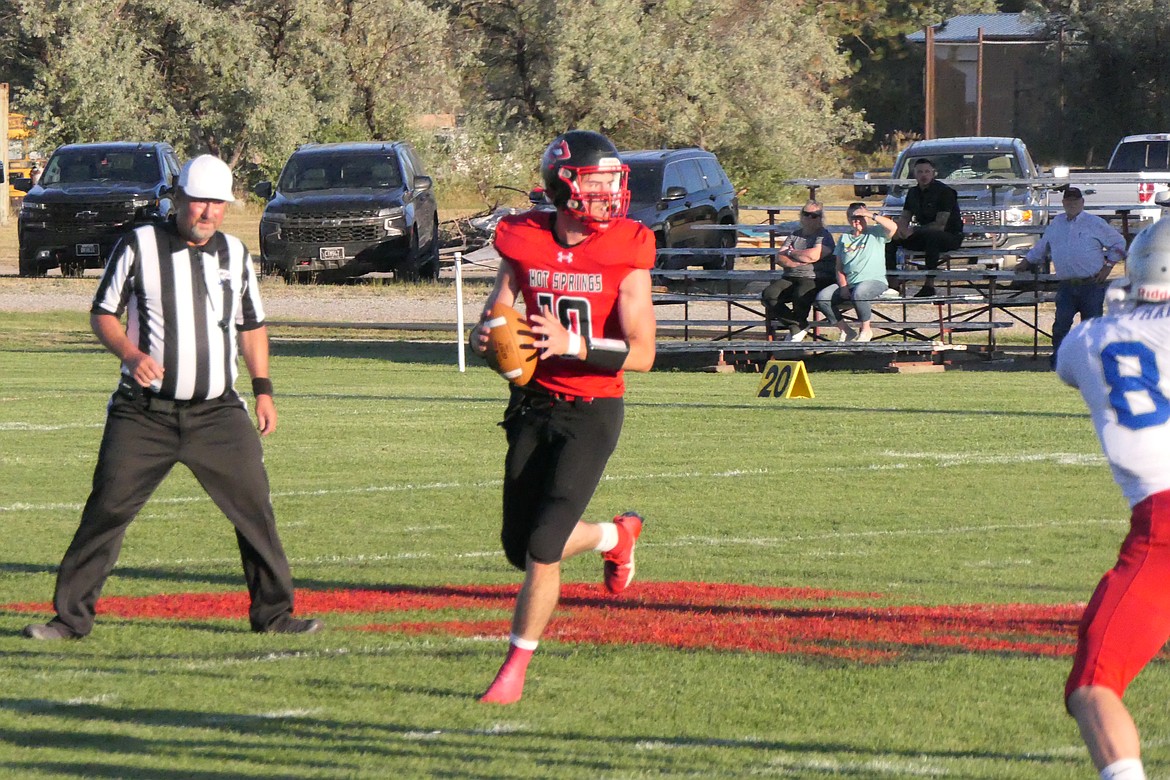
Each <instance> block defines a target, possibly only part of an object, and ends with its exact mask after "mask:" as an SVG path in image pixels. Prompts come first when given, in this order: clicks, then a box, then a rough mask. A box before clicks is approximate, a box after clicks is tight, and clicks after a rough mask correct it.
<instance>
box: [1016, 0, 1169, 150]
mask: <svg viewBox="0 0 1170 780" xmlns="http://www.w3.org/2000/svg"><path fill="white" fill-rule="evenodd" d="M1033 8H1034V9H1035V10H1037V11H1038V12H1040V13H1045V12H1047V14H1048V19H1049V26H1050V28H1051V29H1052V30H1053V32H1054V34H1057V35H1063V37H1064V41H1065V46H1064V52H1065V56H1064V66H1063V68H1062V73H1063V82H1064V83H1063V93H1064V104H1065V110H1064V116H1063V117H1062V119H1063V124H1064V126H1065V127H1066V128H1067V130H1066V132H1065V133H1064V134H1063V136H1064V138H1065V141H1066V146H1067V151H1068V153H1069V156H1070V158H1071V159H1079V160H1082V161H1084V162H1085V163H1087V164H1096V165H1103V164H1104V163H1105V162H1106V161H1107V159H1108V156H1109V154H1110V152H1111V151H1112V150H1113V147H1114V146H1115V145H1116V143H1117V141H1119V140H1120V139H1121V138H1122V137H1123V136H1125V135H1131V134H1136V133H1152V132H1163V131H1168V130H1170V102H1168V101H1170V84H1167V83H1166V80H1165V77H1164V76H1165V73H1166V72H1167V69H1168V68H1170V50H1168V48H1167V42H1168V41H1170V14H1167V4H1166V3H1165V2H1160V1H1157V2H1156V1H1155V0H1110V2H1100V0H1057V1H1056V2H1045V3H1043V4H1042V5H1039V6H1033Z"/></svg>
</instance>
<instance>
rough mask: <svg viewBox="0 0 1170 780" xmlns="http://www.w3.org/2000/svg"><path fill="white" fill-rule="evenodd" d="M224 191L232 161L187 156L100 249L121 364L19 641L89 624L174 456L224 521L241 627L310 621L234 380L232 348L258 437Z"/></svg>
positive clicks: (244, 310) (106, 315) (255, 310)
mask: <svg viewBox="0 0 1170 780" xmlns="http://www.w3.org/2000/svg"><path fill="white" fill-rule="evenodd" d="M234 199H235V198H234V197H233V196H232V172H231V169H229V168H228V166H227V165H226V164H225V163H224V162H223V161H221V160H220V159H218V158H216V157H212V156H211V155H201V156H199V157H196V158H195V159H194V160H192V161H191V162H189V163H187V165H186V166H184V168H183V170H182V172H181V173H180V175H179V189H178V191H177V192H176V194H175V218H174V219H173V220H172V221H169V222H167V223H166V224H149V225H143V226H141V227H139V228H136V229H135V230H134V231H133V232H132V233H130V234H128V235H127V236H126V237H125V238H123V239H122V240H121V241H120V242H119V243H118V245H117V246H115V248H114V250H113V252H112V253H111V256H110V259H109V262H108V263H107V264H106V269H105V272H104V273H103V274H102V280H101V283H100V284H99V285H98V290H97V294H96V295H95V296H94V301H93V307H92V308H91V309H90V324H91V326H92V328H93V331H94V333H95V334H96V335H97V338H98V341H100V342H101V343H102V345H103V346H104V347H105V348H106V349H108V350H109V351H110V352H111V353H113V354H114V355H116V356H117V357H118V358H119V359H120V360H121V361H122V372H121V381H120V382H119V383H118V389H117V390H116V391H114V394H113V396H111V398H110V402H109V406H108V407H107V410H106V426H105V432H104V433H103V434H102V443H101V448H100V450H99V451H98V462H97V466H96V467H95V468H94V475H93V490H92V491H91V492H90V494H89V499H88V500H87V501H86V502H85V509H84V510H83V511H82V513H81V523H80V525H79V526H78V528H77V532H76V533H75V534H74V536H73V541H72V543H71V544H70V545H69V549H68V550H67V551H66V552H65V557H64V558H63V559H62V561H61V566H60V568H59V569H58V571H57V588H56V592H55V593H54V595H53V608H54V609H55V610H56V612H57V616H56V617H54V618H53V619H52V620H51V621H49V622H48V623H47V624H39V623H34V624H32V625H30V626H26V627H25V629H24V635H25V636H27V637H28V638H30V639H39V640H53V639H79V638H81V637H83V636H85V635H87V634H88V633H89V632H90V631H91V630H92V629H93V623H94V617H95V613H96V605H97V600H98V595H99V594H100V593H101V590H102V586H103V585H104V584H105V581H106V578H107V577H108V576H109V575H110V572H111V571H112V570H113V568H114V564H115V563H116V562H117V560H118V553H119V551H120V550H121V547H122V538H123V536H124V535H125V533H126V528H127V526H129V525H130V522H131V521H132V520H133V519H134V517H135V516H136V515H137V514H138V511H139V510H140V509H141V508H142V506H143V505H144V504H145V503H146V501H147V499H149V498H150V496H151V494H152V493H154V490H155V488H157V487H158V486H159V484H160V483H161V482H162V481H163V479H164V478H165V477H166V475H167V474H168V473H169V472H170V470H171V468H172V467H173V466H174V465H175V464H176V463H182V464H184V465H185V466H187V467H188V468H189V469H191V472H192V473H193V474H194V475H195V477H196V478H197V479H198V480H199V483H200V484H201V485H202V486H203V488H204V490H206V491H207V493H208V495H210V496H211V498H212V500H213V501H215V503H216V506H218V507H219V508H220V509H221V510H222V511H223V513H224V514H225V515H227V517H228V519H229V520H231V522H232V525H234V526H235V528H236V541H237V543H238V545H239V548H240V558H241V561H242V563H243V566H244V580H245V582H246V583H247V586H248V595H249V596H250V597H251V608H250V609H249V612H248V618H249V622H250V623H251V626H252V630H253V631H258V632H265V633H296V634H308V633H313V632H315V631H318V630H320V628H321V621H319V620H304V619H299V618H294V617H293V616H292V611H293V584H292V574H291V573H290V572H289V566H288V559H287V558H286V557H285V554H284V549H283V548H282V547H281V544H280V538H279V537H278V536H277V533H276V518H275V515H274V513H273V510H272V500H271V498H270V492H269V486H268V474H267V472H266V471H265V469H264V461H263V457H264V456H263V451H262V449H261V446H260V437H259V436H257V435H256V429H255V428H253V427H252V424H251V421H250V419H249V417H248V408H247V405H246V404H245V403H244V401H243V399H241V398H240V396H239V395H237V394H236V391H235V388H234V383H235V379H236V355H237V346H238V350H239V353H240V354H242V355H243V357H244V364H245V365H246V366H247V368H248V373H249V374H251V376H252V394H253V395H254V396H255V403H256V424H257V428H259V432H260V435H262V436H267V435H268V434H269V433H271V432H272V431H273V430H275V428H276V406H275V404H274V403H273V390H272V381H271V380H270V379H269V378H268V332H267V328H266V327H265V324H264V307H263V305H262V304H261V301H260V294H259V287H258V285H257V283H256V273H255V270H254V269H253V267H252V258H251V255H250V254H249V253H248V250H247V249H246V248H245V247H244V245H243V243H242V242H241V241H240V240H239V239H238V238H236V237H235V236H230V235H227V234H225V233H221V232H219V226H220V225H221V224H222V223H223V218H224V209H225V207H226V205H227V202H228V201H231V200H234ZM123 315H125V317H126V322H125V324H124V325H123V323H122V317H123Z"/></svg>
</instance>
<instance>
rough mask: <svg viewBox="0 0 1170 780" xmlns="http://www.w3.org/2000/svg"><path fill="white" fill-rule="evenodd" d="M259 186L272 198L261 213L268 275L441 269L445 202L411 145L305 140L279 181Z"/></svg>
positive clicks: (407, 274) (434, 272) (292, 277)
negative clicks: (437, 196)
mask: <svg viewBox="0 0 1170 780" xmlns="http://www.w3.org/2000/svg"><path fill="white" fill-rule="evenodd" d="M253 191H254V192H255V193H256V194H257V195H259V196H260V197H262V198H264V199H266V200H267V201H268V204H267V205H266V206H265V207H264V213H263V215H261V217H260V266H261V269H262V270H263V271H264V272H265V273H269V274H281V275H282V276H284V277H285V279H286V280H288V281H290V282H293V281H310V280H313V279H317V278H334V279H344V278H347V277H354V276H360V275H362V274H365V273H368V272H370V271H393V272H394V275H395V277H396V278H398V279H406V280H418V279H435V278H437V277H438V275H439V216H438V204H437V203H436V201H435V192H434V188H433V183H432V181H431V177H429V176H427V175H426V172H425V171H424V170H423V165H422V161H421V160H419V158H418V156H417V155H416V154H415V152H414V149H413V148H411V146H410V144H407V143H405V142H401V141H399V142H389V141H387V142H382V141H373V142H361V143H356V142H355V143H338V144H305V145H303V146H301V147H300V148H298V149H297V150H296V151H295V152H293V154H292V156H290V157H289V159H288V161H287V162H286V163H285V165H284V169H283V171H281V174H280V179H279V180H278V181H277V183H276V186H275V187H274V186H273V185H272V182H267V181H263V182H260V183H259V184H257V185H256V187H255V189H254V190H253Z"/></svg>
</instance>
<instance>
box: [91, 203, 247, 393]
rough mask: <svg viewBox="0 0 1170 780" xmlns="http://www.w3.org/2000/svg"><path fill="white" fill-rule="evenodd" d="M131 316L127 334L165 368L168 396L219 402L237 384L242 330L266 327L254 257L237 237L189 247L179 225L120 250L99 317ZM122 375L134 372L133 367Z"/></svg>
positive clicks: (105, 280)
mask: <svg viewBox="0 0 1170 780" xmlns="http://www.w3.org/2000/svg"><path fill="white" fill-rule="evenodd" d="M123 312H125V313H126V335H127V337H128V338H129V339H130V340H131V341H133V342H134V343H135V344H137V345H138V348H139V349H141V350H142V351H143V352H145V353H147V354H148V355H150V356H151V358H153V359H154V360H155V361H156V362H157V363H158V364H159V365H160V366H162V367H163V378H162V380H161V382H155V383H154V384H153V385H152V386H151V389H152V390H153V391H154V392H155V393H157V394H158V395H159V396H160V397H162V398H170V399H174V400H196V401H199V400H206V399H208V398H218V397H219V396H221V395H223V394H224V393H225V392H227V391H228V390H231V389H232V388H233V386H234V385H235V380H236V373H237V368H236V356H237V345H236V332H237V331H239V330H253V329H255V328H259V327H261V326H262V325H263V324H264V307H263V305H262V304H261V302H260V289H259V286H258V284H257V282H256V273H255V271H254V270H253V268H252V257H251V255H250V254H249V253H248V250H247V248H246V247H245V246H244V244H243V243H242V242H241V241H240V240H239V239H238V238H236V237H235V236H229V235H226V234H224V233H216V234H215V235H214V236H212V238H211V240H209V241H208V242H207V243H206V244H205V245H203V246H202V247H191V246H188V244H187V242H186V241H185V240H184V239H183V238H182V237H181V236H180V235H179V233H178V231H177V229H176V228H175V224H174V222H173V221H171V222H168V223H167V224H165V225H161V224H151V225H143V226H141V227H138V228H136V229H135V230H134V231H133V232H132V233H130V234H129V235H127V236H126V237H124V238H123V239H122V240H121V241H120V242H119V243H118V245H117V246H115V247H114V250H113V252H112V253H111V255H110V260H109V262H108V263H107V264H106V270H105V272H104V273H103V274H102V280H101V284H100V285H98V290H97V294H96V295H95V296H94V299H93V306H92V308H91V309H90V313H91V314H113V315H115V316H117V317H119V318H120V317H121V316H122V314H123ZM122 373H123V374H128V373H129V372H128V370H127V368H126V367H125V366H123V367H122Z"/></svg>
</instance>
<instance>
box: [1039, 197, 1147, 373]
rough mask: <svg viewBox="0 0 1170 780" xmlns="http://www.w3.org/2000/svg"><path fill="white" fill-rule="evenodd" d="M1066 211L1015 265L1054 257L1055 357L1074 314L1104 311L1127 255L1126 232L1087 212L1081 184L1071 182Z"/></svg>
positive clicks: (1065, 199)
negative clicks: (1109, 288) (1118, 266)
mask: <svg viewBox="0 0 1170 780" xmlns="http://www.w3.org/2000/svg"><path fill="white" fill-rule="evenodd" d="M1061 204H1062V205H1063V206H1064V213H1063V214H1057V215H1056V216H1055V217H1053V218H1052V220H1051V221H1050V222H1049V223H1048V227H1046V228H1045V229H1044V235H1042V236H1041V237H1040V240H1039V241H1037V242H1036V243H1035V245H1033V246H1032V248H1031V249H1029V250H1028V254H1027V255H1025V256H1024V259H1023V260H1021V261H1020V262H1019V263H1018V264H1017V265H1016V270H1017V271H1029V270H1035V271H1039V270H1042V269H1043V267H1044V263H1045V259H1046V258H1047V257H1051V258H1052V270H1053V272H1054V273H1055V274H1056V278H1057V288H1056V319H1055V321H1054V322H1053V323H1052V357H1051V363H1052V365H1053V366H1054V367H1055V366H1056V351H1057V349H1058V348H1059V347H1060V342H1062V341H1064V337H1065V336H1067V335H1068V332H1069V331H1070V330H1072V326H1073V317H1074V316H1075V315H1078V314H1079V315H1080V318H1081V322H1084V321H1085V320H1088V319H1092V318H1093V317H1100V316H1101V314H1102V312H1103V311H1104V310H1105V290H1106V287H1107V285H1108V280H1109V272H1110V271H1112V270H1113V266H1115V265H1116V264H1117V263H1118V262H1119V261H1121V260H1124V259H1125V237H1124V236H1122V235H1121V233H1119V232H1118V231H1117V229H1116V228H1114V227H1113V226H1112V225H1110V224H1109V223H1108V222H1106V221H1105V220H1104V219H1102V218H1101V217H1098V216H1097V215H1096V214H1089V213H1086V212H1085V196H1084V195H1083V194H1082V193H1081V191H1080V189H1078V188H1077V187H1066V188H1065V190H1064V197H1063V199H1062V200H1061Z"/></svg>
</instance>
